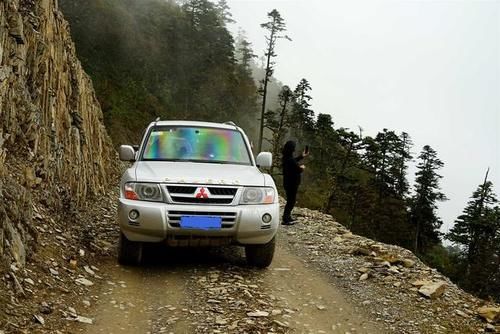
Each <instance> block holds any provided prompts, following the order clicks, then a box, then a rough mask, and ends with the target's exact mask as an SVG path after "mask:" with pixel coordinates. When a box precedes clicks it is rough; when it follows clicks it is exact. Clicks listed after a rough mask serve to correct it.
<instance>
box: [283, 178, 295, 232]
mask: <svg viewBox="0 0 500 334" xmlns="http://www.w3.org/2000/svg"><path fill="white" fill-rule="evenodd" d="M298 189H299V185H296V186H295V185H293V186H290V187H286V188H285V192H286V205H285V211H284V212H283V222H285V223H288V222H290V221H292V210H293V207H294V206H295V201H296V200H297V190H298Z"/></svg>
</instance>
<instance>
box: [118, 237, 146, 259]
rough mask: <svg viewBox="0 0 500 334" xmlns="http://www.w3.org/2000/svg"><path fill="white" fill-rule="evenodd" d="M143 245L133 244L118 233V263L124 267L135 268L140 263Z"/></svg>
mask: <svg viewBox="0 0 500 334" xmlns="http://www.w3.org/2000/svg"><path fill="white" fill-rule="evenodd" d="M142 253H143V243H142V242H134V241H130V240H128V239H127V237H126V236H125V235H124V234H123V233H120V242H119V244H118V262H119V263H120V264H124V265H132V266H137V265H140V264H141V262H142Z"/></svg>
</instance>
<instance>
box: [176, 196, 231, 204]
mask: <svg viewBox="0 0 500 334" xmlns="http://www.w3.org/2000/svg"><path fill="white" fill-rule="evenodd" d="M172 201H174V202H178V203H190V204H231V202H232V201H233V199H232V198H192V197H191V198H190V197H177V196H172Z"/></svg>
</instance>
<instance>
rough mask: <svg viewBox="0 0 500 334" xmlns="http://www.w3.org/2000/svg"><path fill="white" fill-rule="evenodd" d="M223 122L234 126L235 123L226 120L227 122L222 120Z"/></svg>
mask: <svg viewBox="0 0 500 334" xmlns="http://www.w3.org/2000/svg"><path fill="white" fill-rule="evenodd" d="M224 124H227V125H232V126H234V127H236V123H234V122H233V121H227V122H224Z"/></svg>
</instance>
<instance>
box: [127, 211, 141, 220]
mask: <svg viewBox="0 0 500 334" xmlns="http://www.w3.org/2000/svg"><path fill="white" fill-rule="evenodd" d="M128 217H129V218H130V219H131V220H136V219H137V218H139V211H137V210H130V212H129V213H128Z"/></svg>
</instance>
